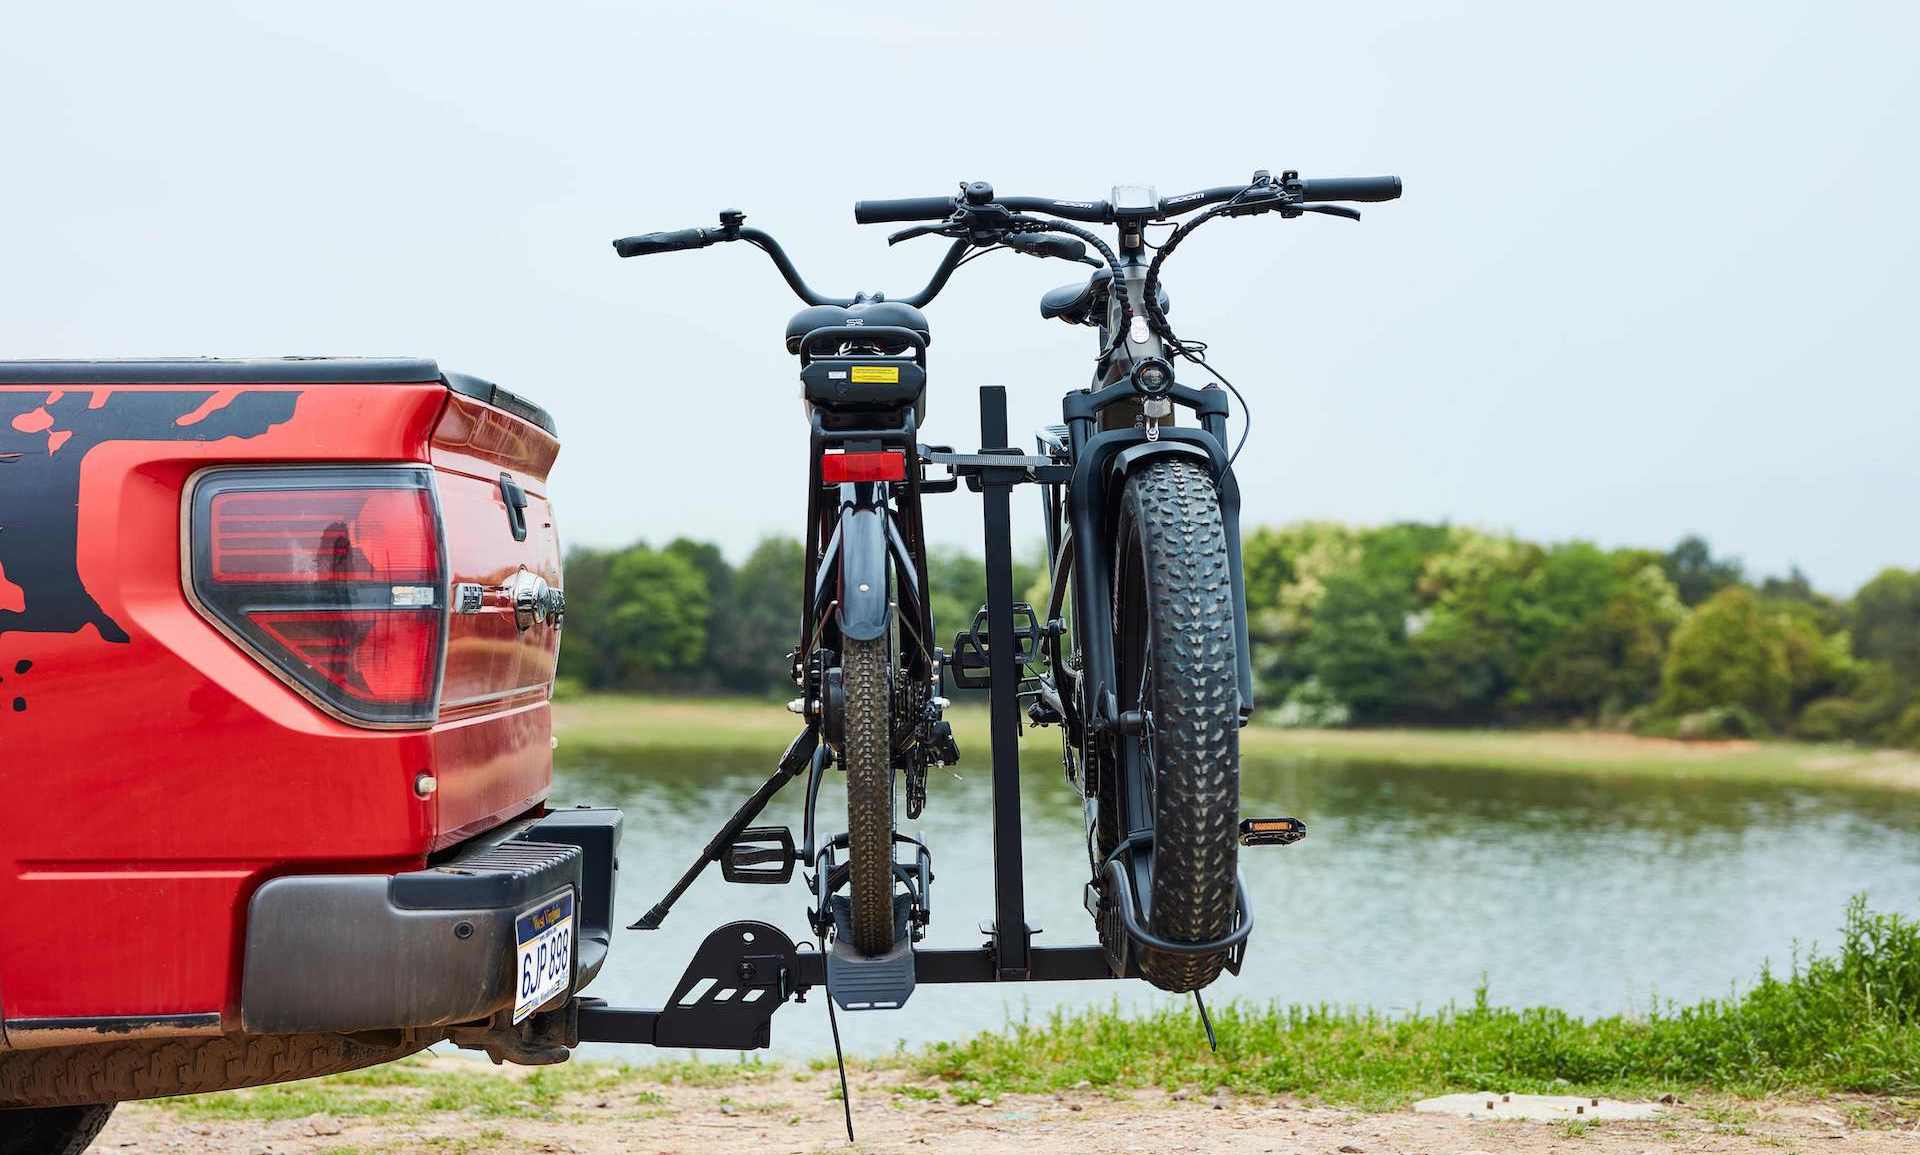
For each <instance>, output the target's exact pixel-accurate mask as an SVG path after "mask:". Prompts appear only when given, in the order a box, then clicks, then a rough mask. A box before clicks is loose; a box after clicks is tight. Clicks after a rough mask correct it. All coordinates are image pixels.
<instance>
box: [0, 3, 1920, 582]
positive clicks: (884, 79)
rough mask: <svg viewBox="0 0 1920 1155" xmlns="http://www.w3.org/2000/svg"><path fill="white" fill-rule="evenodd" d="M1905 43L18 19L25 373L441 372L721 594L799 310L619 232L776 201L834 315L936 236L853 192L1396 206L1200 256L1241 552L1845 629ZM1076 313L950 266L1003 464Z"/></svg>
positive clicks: (955, 505) (756, 281) (1908, 177)
mask: <svg viewBox="0 0 1920 1155" xmlns="http://www.w3.org/2000/svg"><path fill="white" fill-rule="evenodd" d="M1917 14H1920V7H1916V6H1913V5H1907V4H1898V3H1888V4H1884V5H1869V4H1813V3H1807V4H1763V3H1738V4H1724V5H1715V4H1696V3H1686V4H1672V3H1662V4H1621V3H1611V4H1605V5H1581V6H1578V7H1574V6H1567V5H1541V4H1537V3H1515V4H1491V3H1486V4H1470V5H1469V4H1459V3H1434V2H1422V3H1409V4H1401V5H1387V4H1374V5H1365V6H1360V5H1341V4H1275V3H1261V4H1247V5H1244V6H1213V5H1208V4H1202V3H1195V2H1192V0H1187V2H1184V3H1181V4H1172V5H1169V4H1156V5H1139V6H1135V5H1130V4H1119V3H1104V4H1099V5H1093V4H1088V5H1084V6H1075V5H1050V4H1046V3H1037V2H1027V3H1021V4H1018V5H1007V6H1004V7H1000V8H998V9H993V8H990V7H988V6H985V5H965V6H962V5H934V4H876V3H864V4H847V5H840V4H834V5H813V4H804V3H782V4H766V5H756V4H718V3H705V4H695V5H688V6H685V7H680V8H671V9H670V8H668V7H666V6H663V5H641V4H604V5H590V4H569V3H549V4H525V3H520V4H511V5H506V4H499V5H496V4H482V3H474V2H472V0H465V2H462V3H444V4H426V3H404V4H402V3H372V4H366V3H346V2H340V0H329V2H328V3H324V4H321V3H314V4H305V5H301V4H291V3H288V4H253V5H247V6H241V5H235V6H232V7H226V6H221V5H216V4H196V3H178V4H153V3H140V4H126V5H103V4H79V3H74V4H37V5H12V6H9V7H8V9H7V10H6V12H5V14H4V15H0V128H3V129H4V135H3V136H0V140H4V143H5V152H4V157H5V159H4V162H0V225H3V226H4V227H5V229H6V231H7V244H6V246H5V253H6V258H7V259H6V263H5V271H6V275H5V277H4V280H3V281H0V356H20V357H44V356H89V355H154V354H289V353H352V354H389V353H402V354H420V355H425V356H431V357H434V358H437V359H438V360H439V361H440V363H441V364H442V365H443V366H446V367H449V368H455V369H460V370H464V371H468V372H473V373H477V374H480V375H482V376H486V377H491V378H493V379H496V380H498V381H500V382H501V383H503V384H505V385H507V386H509V387H510V388H513V389H515V390H518V391H521V392H523V393H525V394H526V395H528V396H530V397H532V398H534V399H536V400H538V401H539V402H541V403H543V404H544V405H546V406H547V407H548V408H549V409H551V410H552V412H553V413H554V415H555V417H556V419H557V420H558V422H559V426H560V432H561V436H562V440H563V443H564V448H563V451H562V454H561V459H560V466H559V468H558V469H557V470H556V472H555V474H554V477H553V490H554V494H555V499H556V501H557V503H558V505H559V509H560V514H561V519H562V529H563V532H565V533H566V534H567V536H568V538H569V540H570V541H571V542H573V543H576V544H615V543H622V542H626V541H629V540H633V539H636V538H645V539H648V540H652V541H655V542H660V541H664V540H666V539H669V538H671V537H673V536H675V535H678V534H691V535H694V536H698V537H703V538H711V539H716V540H719V541H720V542H722V543H723V544H724V545H725V546H726V547H727V549H728V551H729V552H730V553H731V554H733V555H734V556H736V557H737V556H740V555H741V554H742V553H744V551H745V550H746V549H747V548H750V547H751V545H752V543H753V542H754V541H755V540H756V539H758V538H759V537H761V536H762V535H766V534H773V533H784V534H795V533H797V532H798V531H799V530H800V524H799V521H800V514H801V510H802V508H803V496H804V495H803V488H804V485H803V480H802V478H803V475H802V472H801V471H802V469H803V456H804V449H805V425H804V422H803V420H802V416H801V412H800V405H799V402H798V399H797V396H798V381H797V377H796V375H795V373H796V366H795V364H794V362H793V360H792V359H791V358H789V357H788V356H787V355H786V354H785V353H784V352H783V350H782V348H781V341H780V338H781V333H782V328H783V325H784V323H785V320H786V318H787V316H788V314H789V313H791V312H792V311H793V310H794V309H795V308H797V307H798V306H797V303H796V302H795V301H793V299H792V298H791V297H790V296H789V295H788V294H787V291H786V289H785V287H784V286H783V285H782V284H781V283H780V281H779V280H778V278H777V277H776V276H775V275H774V273H773V270H772V268H771V266H770V265H768V264H767V263H766V262H765V261H764V260H763V259H762V258H761V257H760V256H759V255H758V254H757V253H755V252H754V251H753V250H751V249H749V248H747V247H746V246H730V247H724V248H716V249H708V250H703V251H700V252H694V253H675V254H669V255H665V256H660V257H654V258H647V259H641V260H635V261H619V260H616V259H615V258H614V256H613V254H612V251H611V250H610V249H609V248H608V245H607V242H608V240H609V239H611V238H612V237H615V236H618V235H621V234H625V233H633V232H643V231H648V230H653V229H668V228H681V227H687V226H692V225H701V224H707V223H711V221H712V219H713V213H714V211H715V210H717V209H720V208H726V207H738V208H741V209H744V210H746V211H747V212H748V214H749V218H750V220H751V221H752V223H753V224H756V225H759V226H761V227H763V228H766V229H768V230H769V231H772V232H774V233H775V234H776V235H777V236H779V237H781V238H782V239H783V240H784V241H785V243H786V244H787V246H788V248H789V250H790V251H791V252H792V253H793V255H794V257H795V259H796V260H797V261H798V262H799V263H800V265H801V267H802V269H803V271H804V272H805V273H806V275H807V276H808V278H809V279H810V280H812V281H813V283H814V284H815V285H816V286H817V287H820V288H823V289H825V290H826V291H829V292H834V293H849V292H851V291H853V290H854V289H856V288H866V289H883V290H887V291H890V292H894V293H904V292H907V291H910V290H912V289H914V288H916V287H918V285H919V284H920V282H921V280H922V279H923V277H924V274H925V271H926V269H927V268H928V267H929V266H930V265H931V264H932V263H933V262H934V261H935V260H936V259H937V257H938V255H939V242H931V241H927V242H921V243H920V244H916V245H904V246H901V247H900V248H898V249H896V250H892V251H889V250H888V249H887V248H886V246H885V243H884V237H885V232H886V229H885V228H883V227H867V228H860V227H856V226H855V225H854V224H853V220H852V213H851V206H852V203H853V201H854V200H856V199H858V198H861V197H874V196H913V195H932V194H939V193H943V192H946V191H947V190H949V189H950V188H952V187H953V185H954V183H955V182H957V181H960V180H965V179H986V180H990V181H992V182H993V183H994V185H995V187H996V188H998V189H999V190H1000V191H1002V192H1005V193H1025V194H1038V195H1050V196H1060V197H1071V198H1089V199H1091V198H1096V197H1101V196H1104V195H1105V192H1106V189H1107V188H1108V186H1110V185H1112V184H1115V183H1124V182H1139V183H1151V184H1155V185H1157V186H1158V187H1159V188H1160V190H1161V191H1162V192H1163V193H1173V192H1180V191H1185V190H1188V189H1191V188H1198V187H1203V186H1210V185H1216V184H1224V183H1227V182H1230V181H1234V180H1239V179H1244V178H1246V177H1247V176H1248V175H1249V174H1250V173H1251V172H1252V171H1253V170H1254V169H1256V168H1269V169H1272V170H1275V171H1276V172H1277V171H1279V170H1280V169H1283V168H1297V169H1299V170H1300V171H1301V172H1302V173H1303V174H1305V175H1308V176H1314V175H1324V176H1336V175H1364V174H1375V173H1388V172H1393V173H1399V174H1401V175H1402V176H1403V177H1404V178H1405V181H1406V189H1407V193H1406V197H1405V199H1404V200H1402V201H1400V202H1398V203H1395V204H1389V205H1380V206H1376V207H1374V208H1370V209H1368V211H1367V214H1366V220H1365V221H1363V222H1361V223H1360V224H1357V225H1356V224H1352V223H1348V222H1345V221H1339V220H1333V219H1329V218H1324V217H1309V218H1306V219H1303V220H1299V221H1293V222H1283V221H1280V220H1278V219H1276V218H1273V217H1262V218H1257V219H1253V220H1246V221H1222V222H1220V223H1218V224H1216V225H1213V226H1210V228H1209V229H1208V230H1206V231H1203V232H1201V233H1198V234H1196V235H1195V237H1194V239H1193V240H1192V241H1191V242H1190V243H1188V244H1187V245H1185V246H1183V247H1182V248H1181V250H1180V252H1179V253H1178V255H1177V257H1176V259H1174V260H1172V261H1170V262H1169V264H1168V273H1167V284H1168V287H1169V290H1170V292H1171V294H1172V297H1173V301H1174V310H1173V318H1174V320H1175V321H1176V322H1177V323H1178V326H1179V329H1180V331H1181V332H1182V333H1183V334H1187V335H1190V336H1196V337H1203V338H1205V339H1206V340H1207V341H1208V342H1210V343H1211V345H1212V347H1213V350H1214V359H1215V362H1216V363H1217V364H1218V365H1219V366H1220V367H1221V368H1222V369H1223V370H1224V371H1225V372H1227V374H1228V375H1229V376H1231V377H1232V378H1233V379H1234V381H1235V382H1236V383H1237V384H1239V385H1240V386H1241V388H1242V390H1243V391H1244V392H1245V393H1246V394H1247V395H1248V397H1249V400H1251V401H1252V403H1253V406H1254V410H1255V414H1254V417H1255V421H1254V427H1253V436H1252V441H1251V442H1250V444H1249V447H1248V449H1247V451H1246V454H1245V455H1244V457H1243V458H1242V459H1241V463H1240V466H1239V469H1240V475H1241V487H1242V490H1243V492H1244V494H1245V499H1246V500H1245V516H1246V519H1247V521H1248V522H1249V523H1254V522H1282V521H1287V520H1292V519H1296V518H1306V517H1331V518H1341V519H1346V520H1350V521H1357V522H1381V521H1388V520H1393V519H1400V518H1420V519H1428V520H1439V519H1446V520H1452V521H1457V522H1466V523H1472V524H1476V525H1481V526H1486V527H1490V528H1494V529H1508V530H1512V531H1514V532H1517V533H1520V534H1524V535H1526V536H1529V537H1535V538H1543V539H1564V538H1571V537H1580V538H1589V539H1593V540H1597V541H1600V542H1602V543H1605V544H1628V543H1631V544H1646V545H1665V544H1668V543H1670V542H1672V541H1673V540H1674V539H1675V538H1677V537H1678V536H1680V535H1681V534H1684V533H1687V532H1700V533H1703V534H1705V535H1707V536H1708V537H1709V538H1710V539H1711V541H1712V542H1713V544H1714V545H1715V547H1716V548H1717V549H1719V550H1722V551H1725V552H1730V553H1733V554H1737V555H1740V556H1741V557H1743V558H1745V560H1746V561H1747V563H1748V565H1749V567H1750V568H1751V569H1753V570H1756V571H1760V572H1777V571H1783V570H1785V568H1786V567H1787V566H1788V565H1790V564H1794V563H1797V564H1799V565H1800V566H1802V567H1803V568H1804V569H1805V570H1806V572H1807V573H1808V574H1809V575H1811V577H1812V578H1813V580H1814V581H1815V583H1816V584H1817V585H1819V586H1821V587H1823V588H1826V589H1829V590H1833V591H1837V592H1845V591H1849V590H1851V589H1852V588H1853V587H1854V586H1856V585H1857V584H1858V583H1859V582H1861V581H1862V580H1864V579H1865V578H1867V577H1869V576H1871V575H1872V574H1873V573H1874V572H1875V571H1876V570H1878V569H1879V568H1881V567H1883V566H1886V565H1893V564H1897V565H1906V566H1912V565H1915V564H1916V563H1920V542H1917V541H1916V535H1915V532H1914V530H1915V510H1916V507H1920V470H1916V468H1915V462H1914V446H1915V442H1916V433H1920V391H1917V390H1916V388H1915V386H1916V370H1915V362H1916V356H1920V353H1917V351H1916V348H1915V334H1916V313H1917V312H1920V310H1916V305H1917V304H1920V293H1916V290H1915V286H1914V276H1915V271H1916V261H1915V258H1916V255H1917V254H1916V250H1917V249H1920V226H1917V225H1916V223H1915V220H1914V215H1913V214H1914V211H1915V210H1914V208H1913V207H1912V202H1913V200H1914V199H1915V197H1916V195H1920V180H1917V179H1916V176H1920V164H1916V161H1915V152H1914V141H1915V140H1916V139H1920V115H1917V114H1920V70H1917V69H1916V68H1915V66H1914V61H1913V46H1914V44H1915V43H1916V34H1917V33H1920V15H1917ZM1902 142H1905V143H1902ZM1075 275H1076V274H1075V272H1074V269H1073V267H1072V266H1068V265H1065V264H1061V263H1058V262H1049V263H1048V264H1046V265H1042V264H1041V263H1039V262H1036V261H1033V260H1030V259H1028V258H1025V257H1019V256H1015V255H1012V254H994V255H990V256H987V257H985V258H983V259H981V260H980V261H979V262H977V263H976V264H973V265H970V266H968V267H967V268H966V269H964V270H962V274H961V275H960V276H958V277H957V278H956V279H955V281H954V283H953V284H952V285H951V286H950V287H949V288H948V290H947V291H946V293H945V294H944V295H943V296H942V297H941V298H940V300H939V301H937V302H936V303H935V304H934V305H933V306H932V307H931V308H930V309H929V316H930V317H931V319H932V324H933V329H934V341H933V348H932V361H931V374H932V385H931V402H930V411H929V422H930V424H929V429H928V432H927V436H928V439H929V440H936V441H950V442H953V443H955V444H957V445H962V446H972V445H976V444H978V427H977V417H976V413H975V408H974V403H973V397H974V387H975V386H977V385H979V384H982V383H996V384H1004V385H1006V386H1008V388H1009V390H1010V392H1011V395H1012V398H1013V408H1014V427H1015V429H1016V430H1024V429H1027V428H1030V427H1032V426H1035V425H1038V424H1041V423H1044V422H1047V421H1050V420H1057V415H1058V403H1059V397H1060V394H1061V393H1062V392H1063V391H1065V390H1066V389H1068V388H1071V387H1075V386H1078V385H1080V384H1083V383H1084V381H1085V379H1086V376H1087V372H1088V369H1089V366H1090V361H1091V353H1092V350H1093V336H1092V332H1091V331H1090V330H1087V329H1084V328H1079V329H1074V328H1067V327H1065V326H1062V325H1060V324H1059V323H1057V322H1043V321H1042V320H1041V319H1040V317H1039V315H1038V313H1037V312H1036V309H1035V300H1036V298H1037V297H1038V295H1039V293H1040V292H1041V291H1042V290H1044V289H1047V288H1049V287H1052V286H1053V285H1056V284H1060V283H1063V282H1065V281H1068V280H1071V279H1073V278H1074V276H1075ZM1022 440H1023V441H1024V437H1023V438H1022ZM934 500H935V501H936V502H937V503H938V508H937V509H936V511H935V512H934V514H933V524H934V529H935V532H936V534H937V535H938V536H939V538H940V539H942V540H945V541H950V542H958V543H964V542H967V541H969V540H970V539H974V538H976V537H977V533H978V518H979V508H978V503H977V500H976V499H974V498H973V497H971V496H970V495H967V494H965V493H964V491H963V492H962V493H961V494H960V495H957V496H954V497H949V498H945V499H934ZM1017 508H1019V509H1021V510H1022V511H1024V510H1027V509H1029V508H1031V507H1029V506H1027V505H1026V504H1025V503H1021V504H1020V505H1019V506H1018V507H1017ZM1028 528H1029V529H1032V530H1033V531H1034V532H1035V533H1037V527H1028Z"/></svg>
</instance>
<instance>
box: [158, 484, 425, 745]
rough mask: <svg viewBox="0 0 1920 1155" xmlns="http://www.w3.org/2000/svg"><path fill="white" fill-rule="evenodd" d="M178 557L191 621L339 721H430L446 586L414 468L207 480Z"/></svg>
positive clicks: (198, 491) (196, 492)
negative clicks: (214, 630)
mask: <svg viewBox="0 0 1920 1155" xmlns="http://www.w3.org/2000/svg"><path fill="white" fill-rule="evenodd" d="M186 548H187V551H188V561H189V563H190V570H191V576H192V583H191V586H190V592H191V593H192V594H193V601H194V605H195V607H196V608H198V609H199V610H200V612H201V613H202V614H204V615H205V616H206V617H207V618H208V619H209V620H211V621H212V622H213V623H214V624H215V625H217V626H219V627H220V629H221V630H222V631H223V632H225V633H226V635H227V636H228V637H230V638H232V639H233V640H234V641H235V642H236V643H238V644H239V645H240V646H241V647H242V648H244V649H245V650H246V651H247V652H248V653H249V654H251V655H252V656H253V657H254V658H255V659H257V660H258V661H259V662H260V663H261V664H262V665H264V666H266V667H267V668H268V669H270V670H272V671H273V672H274V673H275V674H278V675H279V676H280V678H281V679H282V680H283V681H285V682H287V683H289V684H290V685H292V686H293V687H294V688H295V689H297V690H299V691H300V692H301V693H303V694H304V695H306V697H307V698H308V699H309V700H311V701H312V702H313V703H314V704H315V705H316V706H319V707H320V708H321V709H323V710H325V711H327V712H328V713H330V714H332V715H334V716H335V717H338V718H340V719H342V720H344V721H349V722H355V723H359V724H371V725H377V726H427V725H431V724H432V723H433V721H434V719H435V718H436V717H437V716H438V714H439V698H440V669H441V665H442V662H443V653H442V651H443V649H444V648H445V644H446V643H445V638H446V628H447V627H446V614H447V577H446V573H445V559H444V558H443V557H442V556H441V549H440V524H439V513H438V509H437V507H436V505H435V503H434V499H433V478H432V471H431V470H429V469H427V468H426V467H424V466H411V465H376V466H338V467H333V466H328V467H323V468H313V469H298V468H293V469H277V468H276V469H252V468H234V469H215V470H209V471H207V472H206V473H203V474H201V475H200V477H199V479H198V480H197V481H196V482H195V484H194V489H193V493H192V495H191V498H190V505H189V523H188V533H187V542H186Z"/></svg>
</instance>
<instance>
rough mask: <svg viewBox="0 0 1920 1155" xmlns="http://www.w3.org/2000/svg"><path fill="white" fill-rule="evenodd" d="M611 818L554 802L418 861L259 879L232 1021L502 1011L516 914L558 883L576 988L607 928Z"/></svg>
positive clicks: (316, 1026) (355, 1023) (302, 1029)
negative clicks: (364, 870)
mask: <svg viewBox="0 0 1920 1155" xmlns="http://www.w3.org/2000/svg"><path fill="white" fill-rule="evenodd" d="M620 820H621V816H620V812H619V811H618V810H610V809H600V808H584V807H583V808H580V809H575V810H562V811H558V812H555V813H552V814H548V815H546V816H544V817H542V818H539V819H535V820H534V821H532V822H529V823H525V824H520V825H516V826H514V827H512V828H510V829H509V830H508V832H507V833H506V835H505V836H504V837H491V838H484V839H481V840H478V841H477V842H476V843H475V844H474V845H473V846H472V848H471V849H468V850H465V851H463V852H462V853H460V854H458V855H456V856H455V857H454V858H452V859H450V860H448V861H446V862H442V863H440V864H438V865H435V866H431V867H428V868H426V869H425V870H415V871H409V872H407V873H404V874H392V875H381V874H330V875H296V876H290V877H285V878H276V879H273V880H272V881H270V882H267V883H266V884H265V885H263V886H261V887H260V889H259V890H257V891H255V892H254V896H253V901H252V903H251V904H250V906H249V909H248V913H247V938H246V959H245V970H244V974H243V978H242V980H241V993H240V1021H241V1026H242V1027H243V1029H245V1030H246V1031H248V1032H250V1033H256V1034H300V1033H307V1032H316V1031H332V1032H345V1031H373V1030H391V1029H396V1028H401V1029H405V1028H422V1027H445V1026H452V1025H454V1024H457V1023H472V1022H477V1021H480V1020H484V1019H488V1018H490V1017H492V1016H493V1015H495V1014H497V1013H499V1012H500V1011H503V1010H510V1009H511V1008H512V1006H513V1003H514V985H515V978H516V975H515V969H514V919H515V918H516V917H517V916H518V915H520V914H522V913H523V912H525V911H526V910H527V909H528V908H530V907H532V906H534V905H536V904H538V903H540V902H541V901H543V900H545V899H548V898H552V897H554V896H556V895H559V894H562V893H564V892H565V891H566V890H568V889H569V888H571V890H572V891H573V894H574V908H575V925H574V952H573V953H574V958H575V964H574V965H575V968H576V969H575V978H574V982H573V987H572V989H573V990H576V991H577V990H579V989H580V988H581V987H584V986H586V985H587V983H588V982H590V981H592V979H593V977H594V976H595V975H596V974H598V973H599V971H600V967H601V965H602V964H603V963H604V962H605V961H606V957H607V951H608V947H609V946H610V944H611V942H612V939H613V891H614V879H615V875H616V872H617V870H618V862H617V858H616V854H617V851H618V849H619V844H620ZM555 1001H556V1002H557V1001H559V1000H555Z"/></svg>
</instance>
